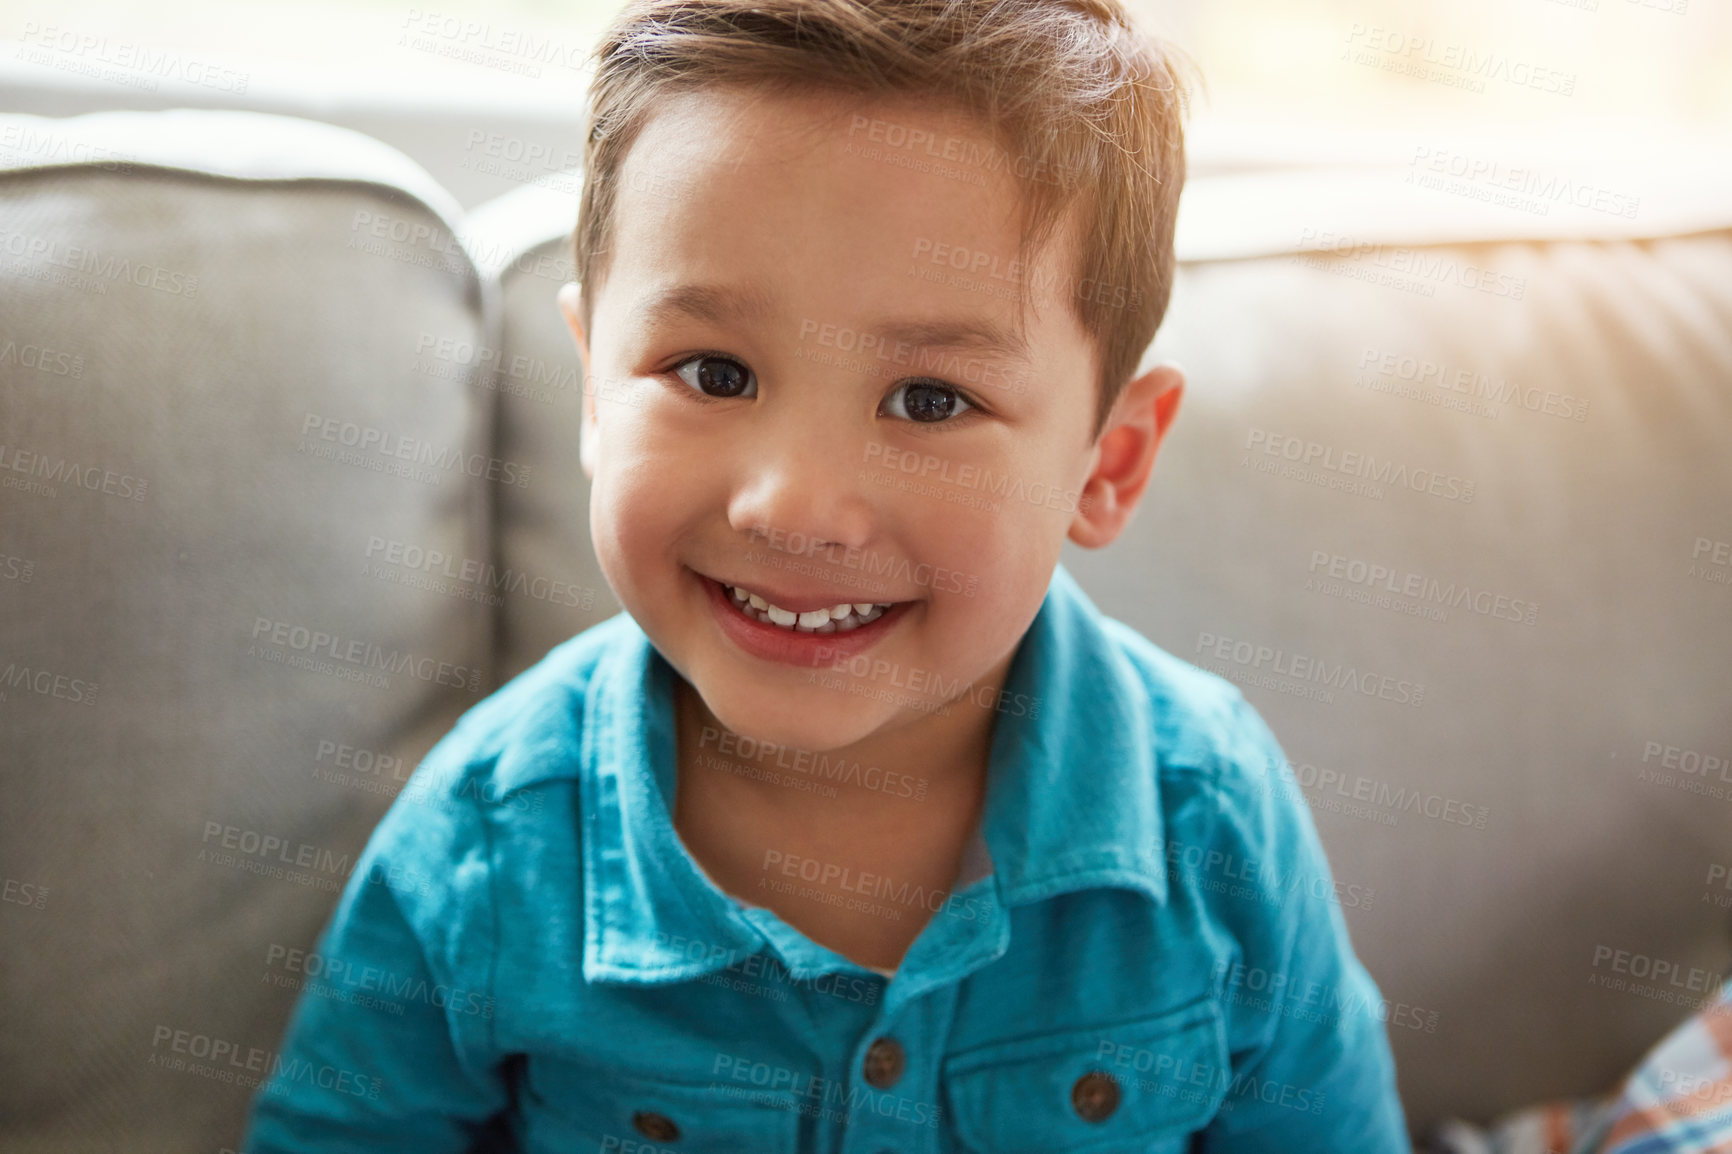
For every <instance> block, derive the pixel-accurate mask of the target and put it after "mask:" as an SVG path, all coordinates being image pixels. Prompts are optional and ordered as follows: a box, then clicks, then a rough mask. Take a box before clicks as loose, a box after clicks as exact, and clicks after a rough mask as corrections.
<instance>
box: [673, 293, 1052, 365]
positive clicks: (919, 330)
mask: <svg viewBox="0 0 1732 1154" xmlns="http://www.w3.org/2000/svg"><path fill="white" fill-rule="evenodd" d="M772 311H773V304H772V301H771V298H770V295H769V294H768V293H767V292H765V291H764V290H763V289H762V288H760V287H757V286H742V287H735V286H732V285H711V284H680V285H673V286H671V287H669V288H665V289H662V290H660V291H658V292H655V293H653V294H651V295H650V297H649V298H648V299H647V300H646V301H645V302H644V304H643V306H642V309H641V312H640V315H641V316H642V317H643V318H644V320H645V321H646V322H647V323H649V324H651V325H654V324H656V323H657V322H659V321H661V320H663V319H665V318H669V317H676V316H684V317H690V318H693V319H696V320H700V321H707V322H709V323H710V324H714V325H725V324H729V323H739V322H742V321H745V322H757V323H760V324H761V323H763V322H765V321H766V320H767V319H768V318H769V316H770V314H771V312H772ZM836 327H840V326H836ZM867 331H868V332H869V333H871V335H872V336H874V337H876V338H878V339H879V340H880V341H882V342H884V343H886V344H890V343H896V342H900V343H902V344H906V345H909V346H911V347H914V348H965V349H980V350H983V351H986V352H999V351H1004V352H1008V353H1009V354H1010V355H1011V356H1013V357H1015V358H1016V359H1018V360H1022V361H1030V362H1032V360H1033V358H1032V357H1031V355H1030V351H1029V346H1028V340H1027V338H1026V337H1024V336H1023V335H1022V334H1021V333H1017V332H1012V331H1010V330H1008V329H1006V328H1004V327H1003V326H1001V325H998V324H995V323H994V322H992V321H990V320H987V319H985V318H982V317H955V318H947V319H943V320H909V321H889V322H885V323H883V324H879V325H876V326H873V327H872V328H870V329H868V330H867ZM804 332H805V327H804V326H802V333H804Z"/></svg>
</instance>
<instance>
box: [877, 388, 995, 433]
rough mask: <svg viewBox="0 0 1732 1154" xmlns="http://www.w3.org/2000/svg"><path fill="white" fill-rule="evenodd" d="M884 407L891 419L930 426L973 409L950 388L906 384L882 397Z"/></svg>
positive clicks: (960, 395) (959, 394)
mask: <svg viewBox="0 0 1732 1154" xmlns="http://www.w3.org/2000/svg"><path fill="white" fill-rule="evenodd" d="M884 407H885V410H886V411H887V412H889V414H890V415H891V416H892V417H901V418H903V419H904V420H908V421H918V422H920V423H922V424H928V425H932V424H939V423H941V422H943V421H947V420H949V419H950V418H951V417H955V416H959V415H960V414H962V413H965V412H967V411H968V410H969V409H972V408H973V407H974V406H973V405H971V404H969V403H968V401H967V399H966V398H965V397H963V395H962V394H961V393H959V392H957V391H956V390H955V389H953V388H951V387H950V386H949V385H940V384H937V383H935V382H932V381H909V382H908V383H907V384H905V385H900V386H898V387H897V389H896V391H895V392H893V393H891V394H890V395H889V396H888V397H886V398H885V400H884Z"/></svg>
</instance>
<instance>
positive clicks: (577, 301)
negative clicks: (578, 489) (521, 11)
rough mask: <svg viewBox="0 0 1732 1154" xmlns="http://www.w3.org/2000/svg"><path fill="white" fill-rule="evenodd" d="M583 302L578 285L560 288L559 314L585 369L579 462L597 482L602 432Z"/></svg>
mask: <svg viewBox="0 0 1732 1154" xmlns="http://www.w3.org/2000/svg"><path fill="white" fill-rule="evenodd" d="M582 301H583V290H582V289H580V288H579V287H578V284H577V282H576V281H567V282H566V283H565V284H562V285H560V286H559V311H560V312H562V313H564V314H565V323H566V325H567V326H568V327H569V328H570V329H571V336H572V339H573V340H574V341H576V342H577V355H578V357H579V358H580V359H581V361H582V368H583V423H582V425H581V426H580V429H579V432H578V438H577V459H578V461H579V463H580V464H582V465H583V475H584V476H585V477H588V478H589V479H590V480H591V481H593V480H595V462H596V452H597V450H598V449H599V448H600V444H599V440H598V438H599V436H600V433H601V428H600V426H599V425H597V423H596V419H595V390H594V389H592V388H591V387H590V380H589V340H588V338H587V337H586V336H585V334H584V331H583V320H582V315H583V314H582Z"/></svg>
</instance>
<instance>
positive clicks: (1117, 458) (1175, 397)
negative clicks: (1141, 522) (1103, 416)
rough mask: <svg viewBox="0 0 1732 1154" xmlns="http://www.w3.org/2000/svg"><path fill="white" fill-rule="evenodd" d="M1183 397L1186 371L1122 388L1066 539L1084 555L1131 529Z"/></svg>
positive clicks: (1164, 370) (1168, 368) (1166, 368)
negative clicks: (1162, 441)
mask: <svg viewBox="0 0 1732 1154" xmlns="http://www.w3.org/2000/svg"><path fill="white" fill-rule="evenodd" d="M1184 391H1185V373H1184V370H1183V369H1181V368H1179V366H1177V365H1173V364H1162V365H1157V366H1155V367H1154V368H1152V369H1150V370H1149V371H1148V372H1146V373H1144V374H1143V375H1142V376H1140V377H1138V378H1137V379H1136V380H1134V381H1132V382H1131V383H1130V384H1128V385H1126V386H1125V388H1124V391H1123V392H1121V393H1120V394H1119V399H1118V402H1117V403H1116V404H1114V405H1113V411H1112V414H1111V416H1109V417H1108V418H1107V423H1106V426H1105V427H1104V428H1103V429H1102V430H1101V435H1100V438H1099V439H1098V440H1097V441H1096V442H1095V447H1094V461H1093V464H1092V465H1091V466H1090V469H1089V475H1088V478H1087V480H1086V481H1084V483H1083V488H1082V493H1081V496H1080V498H1079V499H1078V501H1077V514H1076V517H1075V519H1074V520H1072V521H1071V524H1070V534H1069V536H1070V539H1071V540H1072V541H1075V542H1076V543H1077V544H1078V545H1081V546H1082V547H1083V548H1085V549H1099V548H1100V547H1101V546H1103V545H1109V544H1111V543H1112V542H1113V540H1114V539H1115V538H1117V537H1118V535H1119V534H1120V533H1121V532H1123V531H1124V527H1125V526H1126V525H1127V524H1129V523H1130V519H1131V513H1132V511H1133V510H1135V509H1136V507H1137V502H1138V501H1139V500H1141V499H1142V495H1143V490H1144V489H1146V488H1147V487H1148V484H1149V473H1150V472H1151V471H1152V470H1153V469H1154V467H1155V450H1157V449H1159V448H1160V447H1161V439H1162V438H1163V437H1165V436H1166V435H1167V430H1168V429H1169V428H1171V427H1172V424H1173V417H1174V415H1175V414H1177V413H1178V411H1179V398H1180V397H1181V396H1183V395H1184Z"/></svg>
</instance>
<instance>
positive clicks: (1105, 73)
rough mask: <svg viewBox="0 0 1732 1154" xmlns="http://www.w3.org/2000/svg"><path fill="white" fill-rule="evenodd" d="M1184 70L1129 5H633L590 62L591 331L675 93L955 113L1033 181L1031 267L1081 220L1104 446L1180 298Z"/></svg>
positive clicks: (1114, 1) (785, 1) (988, 1)
mask: <svg viewBox="0 0 1732 1154" xmlns="http://www.w3.org/2000/svg"><path fill="white" fill-rule="evenodd" d="M1182 59H1183V58H1182V57H1180V56H1178V55H1177V53H1176V52H1175V51H1174V50H1173V49H1172V48H1171V47H1169V46H1168V45H1166V44H1165V43H1163V42H1162V41H1160V40H1158V39H1155V38H1154V37H1151V36H1149V35H1146V34H1145V33H1143V32H1141V31H1139V30H1138V29H1137V28H1136V27H1135V26H1134V25H1133V23H1132V22H1131V19H1130V16H1129V14H1128V13H1127V12H1126V11H1125V9H1124V7H1123V6H1122V4H1121V3H1120V2H1119V0H632V2H631V3H629V4H628V5H627V6H626V8H625V9H624V10H623V11H622V12H621V13H620V15H619V17H618V18H617V19H616V20H615V22H614V24H613V25H612V27H610V28H609V30H608V32H607V34H606V35H604V36H603V37H602V40H601V43H600V44H599V45H598V46H597V47H596V50H595V53H594V57H593V63H594V65H595V68H596V72H595V76H594V79H593V81H592V82H591V85H590V92H589V112H588V117H589V119H588V135H587V137H586V139H585V142H584V174H585V178H584V185H583V198H582V201H581V204H580V206H579V208H578V217H577V230H576V234H575V244H576V258H577V278H578V282H579V284H581V285H582V286H583V290H584V291H583V304H582V313H583V323H584V326H585V327H586V328H587V327H588V326H589V324H590V321H591V310H592V306H593V300H594V293H593V292H592V289H591V286H592V285H595V284H599V283H600V282H599V280H598V279H592V278H600V277H602V276H604V275H605V274H606V272H607V266H608V250H609V244H610V237H611V231H612V220H613V214H614V211H615V206H616V204H617V203H618V196H619V172H620V168H621V165H622V164H623V163H624V161H625V156H626V153H627V151H628V150H629V149H630V147H631V144H632V142H633V140H634V139H635V138H636V137H637V134H638V133H639V132H640V131H641V129H642V127H643V125H644V123H645V122H646V121H647V120H648V117H649V113H650V112H651V111H652V109H653V106H654V104H655V101H656V98H657V97H658V96H659V95H661V94H662V93H664V92H667V91H670V90H675V89H690V88H694V87H698V86H704V85H712V84H742V85H752V86H758V87H779V88H782V89H786V90H813V91H830V92H841V93H845V94H854V95H865V96H893V95H894V96H913V97H916V98H921V99H932V100H935V101H941V102H947V103H948V104H949V105H950V106H952V107H957V108H960V109H962V110H963V111H964V112H966V113H969V114H971V115H972V116H973V117H974V118H975V119H976V120H977V121H979V122H980V123H981V124H982V125H983V126H984V127H985V128H986V129H987V130H988V132H989V135H990V137H991V138H992V139H994V140H995V141H997V142H998V145H999V147H1001V148H1002V149H1003V151H1002V152H999V151H996V150H994V151H992V152H988V153H986V154H985V155H984V156H982V155H978V154H977V155H976V156H975V157H973V158H972V159H973V160H975V161H976V162H977V163H978V164H980V165H981V166H983V167H985V168H986V169H989V170H992V169H1002V170H1006V171H1009V172H1010V173H1011V174H1012V175H1013V176H1014V177H1015V178H1016V180H1017V181H1018V183H1019V185H1020V188H1021V191H1022V199H1023V206H1022V207H1023V215H1022V224H1023V237H1022V249H1021V254H1022V257H1023V259H1022V261H1021V266H1020V267H1021V268H1023V269H1028V268H1029V267H1030V262H1029V260H1028V259H1027V258H1028V255H1029V253H1031V252H1033V251H1035V250H1037V249H1038V248H1040V247H1041V246H1043V245H1044V244H1045V243H1046V242H1047V240H1049V239H1050V238H1051V236H1052V234H1053V231H1054V229H1055V228H1056V226H1057V224H1058V222H1059V221H1060V219H1061V218H1063V217H1064V215H1065V213H1066V212H1067V210H1074V211H1076V212H1077V213H1078V217H1077V220H1078V223H1079V224H1080V226H1081V227H1080V229H1079V231H1078V232H1077V234H1076V235H1077V237H1078V241H1079V264H1080V268H1079V269H1077V270H1076V271H1075V274H1074V276H1071V275H1066V276H1064V278H1063V279H1060V280H1059V281H1058V282H1057V283H1058V285H1060V286H1064V290H1065V291H1064V295H1065V296H1067V297H1069V298H1070V303H1071V305H1072V307H1073V309H1074V311H1075V313H1076V316H1077V319H1078V321H1079V322H1080V323H1081V326H1082V328H1083V330H1084V332H1086V333H1087V334H1088V335H1089V338H1090V339H1091V340H1092V341H1094V343H1095V347H1096V349H1097V351H1098V353H1099V357H1098V368H1099V377H1098V379H1097V382H1096V412H1095V424H1094V432H1093V433H1092V434H1091V440H1092V439H1093V438H1094V437H1098V436H1099V435H1100V432H1101V429H1102V428H1103V426H1104V425H1105V422H1106V418H1107V416H1108V415H1109V414H1110V412H1111V410H1112V406H1113V404H1114V403H1115V402H1116V401H1117V400H1118V396H1119V393H1120V391H1121V390H1122V389H1123V388H1124V386H1125V384H1126V383H1127V382H1128V381H1129V380H1130V379H1131V377H1132V376H1133V375H1134V374H1135V372H1136V369H1137V367H1138V365H1139V363H1140V362H1141V359H1142V355H1143V353H1144V351H1145V350H1146V349H1147V348H1148V346H1149V343H1150V342H1151V341H1152V340H1153V339H1154V336H1155V330H1156V329H1157V328H1159V326H1160V323H1161V317H1162V316H1163V315H1164V314H1165V313H1166V310H1167V301H1168V299H1169V297H1170V296H1171V294H1172V283H1173V222H1174V218H1175V216H1176V214H1177V211H1178V203H1179V189H1180V186H1181V185H1183V183H1184V179H1185V154H1184V134H1183V128H1182V124H1181V121H1182V118H1183V115H1184V112H1185V104H1186V90H1185V86H1184V84H1183V83H1182V81H1181V79H1180V66H1181V61H1182ZM1184 67H1185V68H1186V69H1187V70H1188V67H1189V66H1188V65H1185V66H1184ZM857 123H858V118H856V124H857ZM1019 279H1020V278H1019ZM1029 287H1030V286H1029V285H1028V284H1023V285H1022V288H1021V291H1022V293H1023V299H1024V300H1026V299H1027V290H1028V288H1029ZM1036 287H1038V286H1036ZM1019 323H1020V322H1019Z"/></svg>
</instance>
